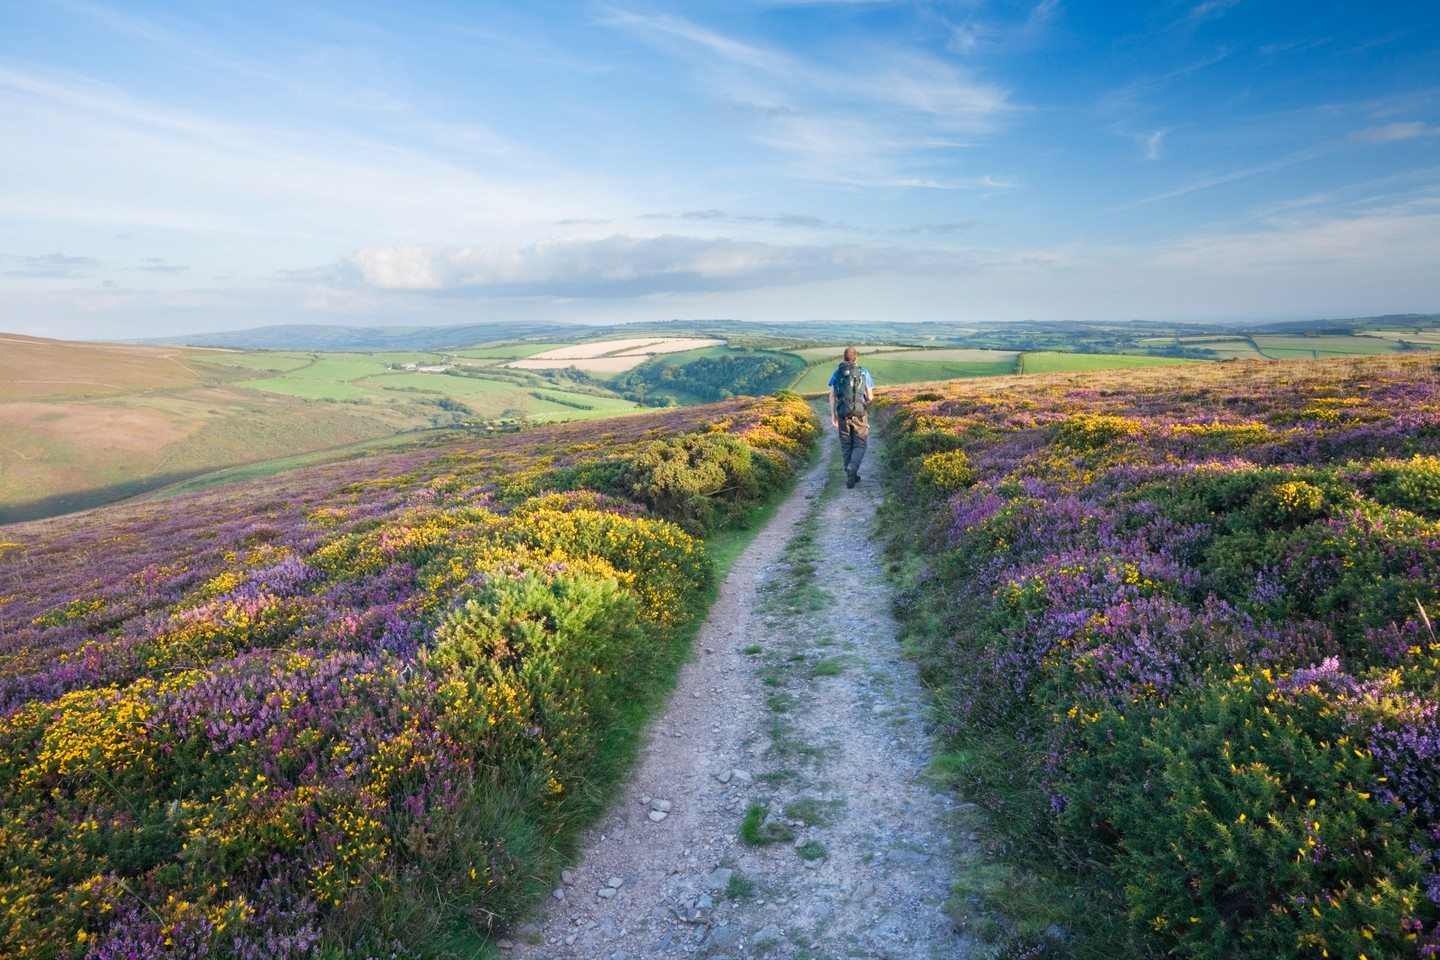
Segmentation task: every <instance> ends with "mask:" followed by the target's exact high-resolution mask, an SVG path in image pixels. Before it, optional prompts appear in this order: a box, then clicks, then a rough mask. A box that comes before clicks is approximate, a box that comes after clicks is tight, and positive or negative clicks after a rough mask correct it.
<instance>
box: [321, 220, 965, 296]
mask: <svg viewBox="0 0 1440 960" xmlns="http://www.w3.org/2000/svg"><path fill="white" fill-rule="evenodd" d="M963 266H964V261H962V260H961V258H959V257H958V256H956V255H954V254H950V253H947V252H943V251H933V250H921V251H915V250H905V249H899V248H893V247H865V246H858V245H793V246H789V245H779V244H771V243H762V242H759V241H748V240H731V239H723V238H722V239H707V238H701V237H687V236H675V235H669V234H667V235H662V236H655V237H631V236H611V237H605V238H603V239H598V240H545V241H541V242H538V243H533V244H527V245H514V244H497V243H490V244H478V245H475V246H467V247H437V246H428V245H423V244H407V245H375V246H368V247H362V248H361V249H359V250H357V251H355V252H354V253H352V254H350V255H349V256H348V257H346V258H344V260H343V261H341V263H340V264H339V265H338V266H337V267H334V268H329V269H327V270H325V271H322V272H321V274H320V278H321V279H325V280H327V281H329V282H330V283H331V284H333V285H336V286H339V287H342V288H343V287H352V288H361V289H370V290H379V291H404V292H425V293H447V292H469V293H473V294H479V295H489V296H540V297H601V298H603V297H632V296H646V295H650V294H655V293H677V292H698V291H713V290H740V289H750V288H756V287H766V286H776V285H788V284H797V283H812V282H816V281H822V280H833V279H836V278H839V277H852V276H863V275H868V274H874V273H927V272H934V271H937V270H956V269H959V268H961V267H963Z"/></svg>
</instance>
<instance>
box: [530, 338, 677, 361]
mask: <svg viewBox="0 0 1440 960" xmlns="http://www.w3.org/2000/svg"><path fill="white" fill-rule="evenodd" d="M672 339H673V338H672ZM665 342H666V339H665V338H663V337H640V338H638V339H630V340H597V341H595V342H594V343H574V344H571V345H570V346H568V347H556V348H555V349H554V350H546V351H544V352H543V353H537V354H533V355H532V356H531V357H530V358H529V359H531V360H593V359H594V358H596V357H604V356H608V355H609V354H614V353H622V352H624V351H626V350H634V349H636V348H638V347H643V346H646V345H647V344H651V343H665Z"/></svg>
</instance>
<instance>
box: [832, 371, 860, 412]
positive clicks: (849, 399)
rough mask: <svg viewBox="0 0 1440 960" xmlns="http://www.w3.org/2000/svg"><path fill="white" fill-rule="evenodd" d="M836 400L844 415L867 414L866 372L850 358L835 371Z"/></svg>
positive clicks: (839, 409)
mask: <svg viewBox="0 0 1440 960" xmlns="http://www.w3.org/2000/svg"><path fill="white" fill-rule="evenodd" d="M835 400H836V405H837V409H838V411H839V413H840V416H842V417H863V416H865V372H864V371H863V370H861V369H860V365H859V364H858V363H850V362H849V361H848V360H847V361H846V362H844V363H842V364H840V369H838V370H836V371H835Z"/></svg>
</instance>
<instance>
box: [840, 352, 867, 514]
mask: <svg viewBox="0 0 1440 960" xmlns="http://www.w3.org/2000/svg"><path fill="white" fill-rule="evenodd" d="M874 391H875V381H874V380H872V379H871V378H870V371H869V370H866V369H865V368H864V367H862V366H860V351H858V350H856V349H855V348H854V347H846V348H845V359H844V360H843V361H841V363H840V366H838V367H836V368H835V372H834V373H832V374H831V375H830V423H831V425H832V426H834V427H837V428H838V429H839V430H840V455H841V457H842V458H843V459H844V463H845V487H846V489H854V487H855V484H857V483H859V482H860V461H861V460H864V459H865V444H866V442H867V441H868V439H869V437H870V421H869V419H868V418H867V417H866V415H865V410H866V408H867V407H868V406H869V405H870V400H871V398H872V397H873V396H874Z"/></svg>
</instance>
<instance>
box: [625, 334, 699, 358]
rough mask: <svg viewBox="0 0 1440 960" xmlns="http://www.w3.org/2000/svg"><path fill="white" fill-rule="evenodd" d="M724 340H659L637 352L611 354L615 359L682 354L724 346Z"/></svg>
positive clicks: (683, 338)
mask: <svg viewBox="0 0 1440 960" xmlns="http://www.w3.org/2000/svg"><path fill="white" fill-rule="evenodd" d="M724 343H725V341H724V340H701V339H698V338H695V337H679V338H676V339H673V340H660V341H657V342H655V343H652V344H650V345H649V346H648V347H641V348H639V349H637V350H621V351H619V352H617V353H614V354H612V356H616V357H633V356H654V355H655V354H657V353H682V352H684V351H686V350H700V349H702V348H704V347H718V346H721V345H722V344H724Z"/></svg>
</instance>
